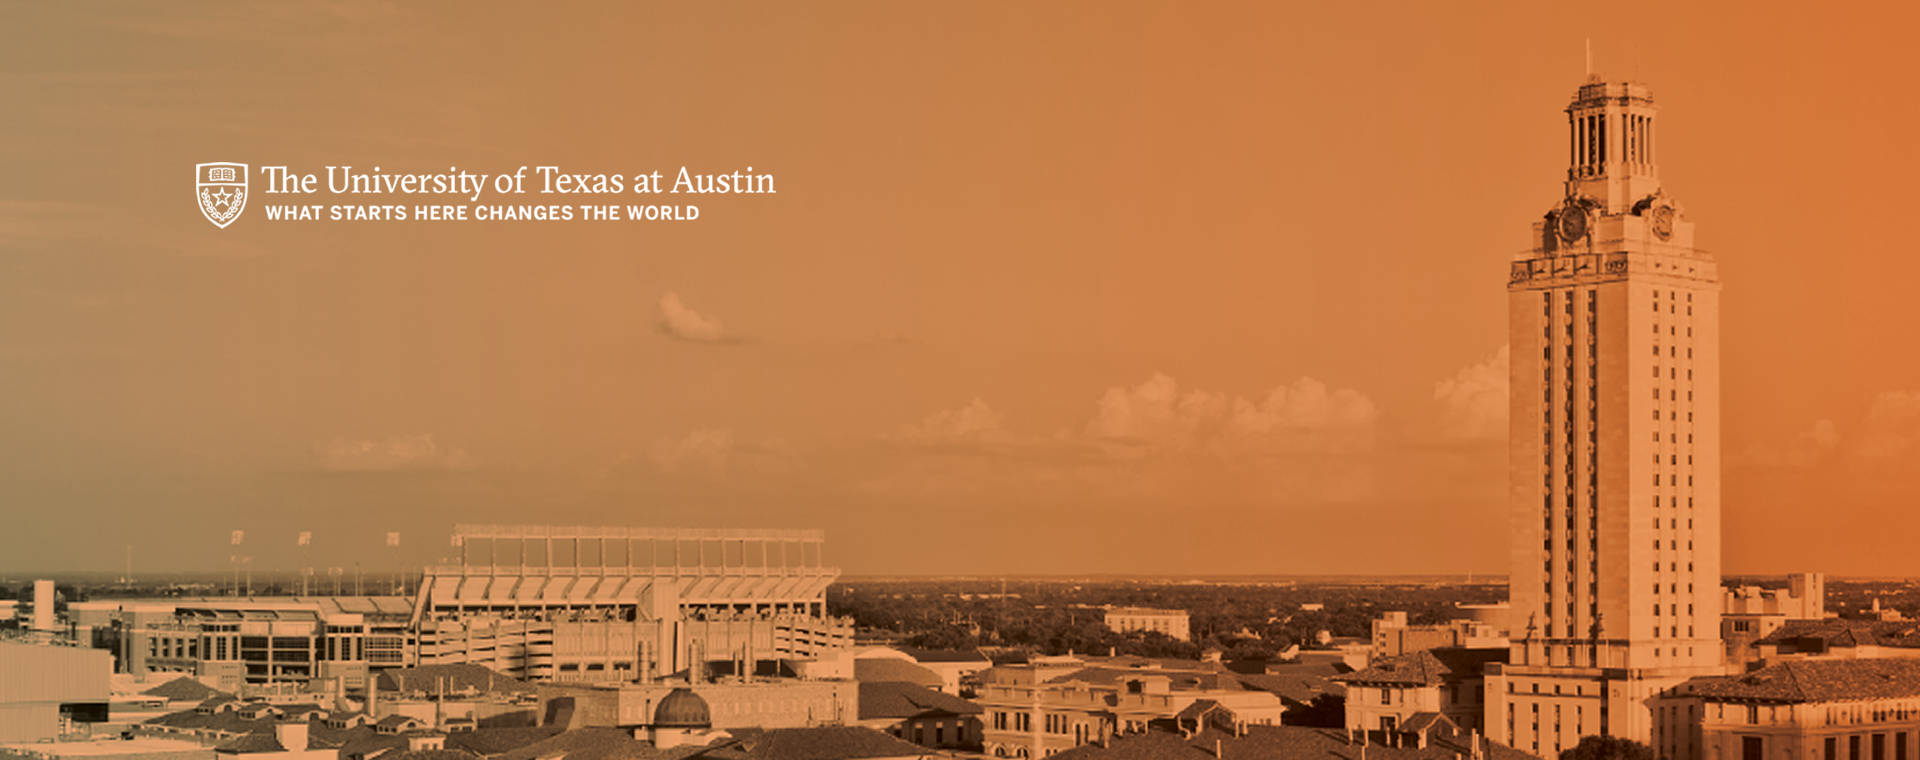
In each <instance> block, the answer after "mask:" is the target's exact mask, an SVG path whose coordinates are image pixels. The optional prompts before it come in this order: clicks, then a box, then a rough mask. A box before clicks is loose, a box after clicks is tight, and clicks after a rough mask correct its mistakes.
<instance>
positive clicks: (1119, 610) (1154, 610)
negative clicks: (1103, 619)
mask: <svg viewBox="0 0 1920 760" xmlns="http://www.w3.org/2000/svg"><path fill="white" fill-rule="evenodd" d="M1107 614H1109V615H1178V616H1180V617H1186V616H1187V611H1186V610H1173V609H1161V608H1159V607H1114V608H1112V609H1109V610H1107Z"/></svg>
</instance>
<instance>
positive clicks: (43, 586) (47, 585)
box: [33, 580, 1879, 631]
mask: <svg viewBox="0 0 1920 760" xmlns="http://www.w3.org/2000/svg"><path fill="white" fill-rule="evenodd" d="M53 595H54V594H53V581H50V580H37V581H34V582H33V630H35V631H52V630H55V628H54V627H53ZM1878 603H1879V602H1878V601H1877V600H1876V601H1875V604H1878ZM1876 609H1878V608H1877V607H1876Z"/></svg>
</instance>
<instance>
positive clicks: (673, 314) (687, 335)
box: [659, 293, 732, 343]
mask: <svg viewBox="0 0 1920 760" xmlns="http://www.w3.org/2000/svg"><path fill="white" fill-rule="evenodd" d="M659 324H660V331H661V332H664V333H666V334H667V335H670V336H673V337H675V338H679V339H681V340H687V341H693V342H696V343H725V342H729V341H731V340H732V338H731V336H729V335H728V334H727V330H726V327H725V326H724V325H722V324H720V320H717V319H714V318H712V317H709V316H707V315H705V314H701V313H700V312H697V311H694V310H693V309H690V308H688V307H687V305H686V304H685V303H683V302H681V300H680V294H678V293H668V294H666V295H663V296H661V297H660V323H659Z"/></svg>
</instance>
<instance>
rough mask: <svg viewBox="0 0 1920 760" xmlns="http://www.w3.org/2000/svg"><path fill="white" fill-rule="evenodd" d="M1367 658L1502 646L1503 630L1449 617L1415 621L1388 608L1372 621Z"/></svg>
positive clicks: (1487, 624) (1504, 634)
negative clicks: (1440, 620)
mask: <svg viewBox="0 0 1920 760" xmlns="http://www.w3.org/2000/svg"><path fill="white" fill-rule="evenodd" d="M1372 628H1373V635H1372V638H1371V640H1372V648H1371V649H1370V650H1368V656H1369V658H1370V659H1379V658H1383V657H1396V656H1399V655H1403V654H1409V653H1412V652H1418V651H1420V650H1423V649H1438V648H1441V647H1467V648H1469V649H1487V648H1492V647H1502V648H1504V647H1506V646H1507V644H1508V642H1507V634H1506V631H1503V630H1500V629H1498V628H1496V627H1494V626H1493V625H1492V624H1490V623H1486V622H1482V621H1479V620H1472V619H1467V620H1449V621H1446V622H1444V623H1430V624H1415V623H1410V622H1408V620H1407V613H1405V612H1401V611H1398V610H1394V611H1389V612H1386V613H1384V614H1382V615H1381V616H1380V617H1378V618H1375V619H1374V621H1373V625H1372Z"/></svg>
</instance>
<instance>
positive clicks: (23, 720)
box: [0, 641, 113, 742]
mask: <svg viewBox="0 0 1920 760" xmlns="http://www.w3.org/2000/svg"><path fill="white" fill-rule="evenodd" d="M112 660H113V658H112V657H110V656H108V655H107V653H105V652H101V651H99V650H95V649H85V648H81V647H74V646H56V645H52V644H29V643H25V642H20V641H0V674H4V677H0V742H44V741H51V740H53V739H55V738H58V737H61V736H64V735H68V734H73V733H81V732H84V731H85V730H87V729H90V728H91V727H92V724H95V723H103V722H105V721H106V720H107V709H108V680H109V679H110V678H111V677H112V675H113V661H112Z"/></svg>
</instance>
